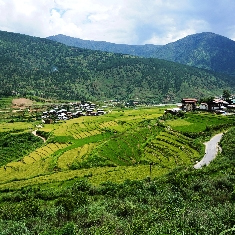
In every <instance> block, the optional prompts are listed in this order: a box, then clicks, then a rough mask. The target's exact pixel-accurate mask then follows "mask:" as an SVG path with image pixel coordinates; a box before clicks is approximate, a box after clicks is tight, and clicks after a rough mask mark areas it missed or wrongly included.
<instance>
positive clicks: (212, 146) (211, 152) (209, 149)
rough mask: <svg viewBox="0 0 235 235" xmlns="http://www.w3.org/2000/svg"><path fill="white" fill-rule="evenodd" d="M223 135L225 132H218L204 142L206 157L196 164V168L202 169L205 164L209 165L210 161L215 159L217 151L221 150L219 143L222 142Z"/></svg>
mask: <svg viewBox="0 0 235 235" xmlns="http://www.w3.org/2000/svg"><path fill="white" fill-rule="evenodd" d="M222 136H223V133H220V134H217V135H215V136H213V137H212V138H211V139H210V141H208V142H206V143H204V144H205V145H206V150H205V151H206V152H205V155H204V157H203V158H202V160H201V161H200V162H198V163H197V164H195V165H194V168H195V169H200V168H202V167H203V166H204V165H209V163H210V162H211V161H212V160H213V159H215V157H216V155H217V152H218V150H219V146H218V143H219V142H220V140H221V138H222Z"/></svg>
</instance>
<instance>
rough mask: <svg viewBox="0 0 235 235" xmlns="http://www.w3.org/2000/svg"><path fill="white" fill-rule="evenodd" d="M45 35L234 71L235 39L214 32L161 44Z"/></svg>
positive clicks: (73, 43) (69, 42)
mask: <svg viewBox="0 0 235 235" xmlns="http://www.w3.org/2000/svg"><path fill="white" fill-rule="evenodd" d="M48 39H51V40H54V41H58V42H61V43H64V44H66V45H70V46H76V47H81V48H87V49H92V50H101V51H109V52H115V53H124V54H130V55H135V56H141V57H149V58H150V57H152V58H159V59H165V60H169V61H174V62H179V63H182V64H187V65H191V66H196V67H198V68H204V69H209V70H213V71H217V72H221V73H227V74H235V42H234V41H232V40H230V39H228V38H226V37H223V36H220V35H217V34H214V33H199V34H194V35H190V36H187V37H185V38H183V39H180V40H178V41H176V42H173V43H169V44H167V45H164V46H157V45H138V46H137V45H124V44H114V43H108V42H96V41H89V40H81V39H78V38H72V37H68V36H64V35H56V36H51V37H48Z"/></svg>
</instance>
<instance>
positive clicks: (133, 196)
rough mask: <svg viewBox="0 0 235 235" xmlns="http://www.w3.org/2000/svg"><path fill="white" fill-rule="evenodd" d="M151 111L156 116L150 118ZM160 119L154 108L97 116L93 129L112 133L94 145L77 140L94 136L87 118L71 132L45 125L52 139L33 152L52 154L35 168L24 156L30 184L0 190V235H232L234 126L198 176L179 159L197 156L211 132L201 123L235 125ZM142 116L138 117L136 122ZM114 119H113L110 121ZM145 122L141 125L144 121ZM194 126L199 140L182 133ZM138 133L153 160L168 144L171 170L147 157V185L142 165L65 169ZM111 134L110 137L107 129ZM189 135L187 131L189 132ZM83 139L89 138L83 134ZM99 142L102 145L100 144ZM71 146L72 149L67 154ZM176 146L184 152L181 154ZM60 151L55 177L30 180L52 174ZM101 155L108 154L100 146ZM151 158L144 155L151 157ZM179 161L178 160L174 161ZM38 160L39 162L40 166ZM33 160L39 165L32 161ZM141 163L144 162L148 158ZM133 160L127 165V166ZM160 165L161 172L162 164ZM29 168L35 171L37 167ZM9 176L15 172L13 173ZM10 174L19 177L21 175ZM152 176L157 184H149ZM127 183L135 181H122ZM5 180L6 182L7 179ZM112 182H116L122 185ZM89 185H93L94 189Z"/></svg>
mask: <svg viewBox="0 0 235 235" xmlns="http://www.w3.org/2000/svg"><path fill="white" fill-rule="evenodd" d="M143 113H145V114H143ZM151 113H152V115H153V116H152V115H150V114H151ZM160 113H162V111H158V110H157V109H153V110H151V109H148V110H135V111H131V112H129V111H125V112H116V113H115V112H114V113H112V114H110V115H111V116H109V115H107V116H104V117H100V119H99V117H97V118H98V119H97V120H96V121H95V123H96V128H97V126H99V125H101V126H105V127H106V126H108V127H110V128H111V129H112V130H115V132H114V133H112V132H111V133H112V135H110V136H109V138H108V139H105V138H104V139H99V141H94V142H93V143H87V142H86V141H85V139H86V137H85V138H83V139H81V138H80V139H79V138H76V136H77V137H78V135H79V136H81V133H83V132H84V127H88V126H89V125H90V130H89V133H90V132H92V126H94V125H95V123H94V122H93V121H92V120H91V119H90V118H89V117H87V120H86V119H78V120H77V121H78V122H79V120H80V122H79V124H80V125H79V126H80V128H81V129H79V128H77V129H75V128H71V127H72V126H74V124H75V120H71V122H70V121H67V122H65V123H62V124H57V125H50V126H47V129H44V130H47V131H52V132H54V135H53V136H51V139H49V140H51V143H48V144H46V145H45V146H44V147H41V148H39V149H38V153H40V154H41V155H43V154H44V155H47V154H49V155H48V156H47V157H45V162H44V165H42V164H41V165H40V164H37V163H36V162H34V160H33V161H32V162H30V160H32V159H31V158H30V157H25V158H24V161H25V163H24V165H25V166H27V165H28V169H29V168H31V169H32V172H31V176H26V177H29V178H28V179H22V180H16V179H12V181H11V182H7V183H3V182H2V184H1V187H0V188H1V195H0V232H1V233H2V234H13V233H18V234H30V233H36V234H44V235H46V234H48V235H49V234H58V235H62V234H208V235H209V234H210V235H211V234H212V235H217V234H220V233H221V232H222V231H226V230H230V233H229V231H228V233H226V234H232V233H231V232H232V231H231V228H232V227H233V225H234V217H235V214H234V187H233V186H234V183H235V178H234V172H235V171H234V156H233V155H234V144H233V143H234V128H233V129H232V130H231V131H229V132H227V133H226V134H225V135H224V137H223V139H222V142H221V146H222V148H223V152H222V154H220V155H219V156H218V157H217V158H216V160H214V161H213V162H212V163H211V164H210V165H209V166H208V167H206V168H203V169H202V170H194V169H193V168H192V164H193V162H187V159H186V158H185V157H186V156H185V155H183V153H185V150H187V151H188V152H187V155H190V150H191V151H192V152H194V153H196V155H198V157H200V150H201V148H202V146H201V143H202V141H203V140H204V139H205V138H206V137H207V134H209V135H210V134H211V133H212V132H211V131H212V129H210V128H209V129H208V127H206V125H202V124H205V123H208V122H209V120H211V119H213V120H214V121H213V123H214V128H215V129H217V128H216V126H218V125H219V124H223V126H221V127H226V126H225V124H226V125H228V124H229V125H232V124H233V125H234V122H233V123H232V121H233V120H231V119H227V117H220V116H216V115H205V114H189V115H186V117H185V118H184V119H175V120H166V121H160V122H156V117H157V116H158V115H160ZM140 114H141V115H142V117H141V118H140ZM130 115H131V116H130ZM111 117H112V121H111V120H110V118H111ZM94 118H96V117H94ZM168 118H169V117H168ZM120 119H121V122H120ZM143 119H144V122H141V121H143ZM162 119H163V118H162ZM152 120H154V121H152ZM192 120H194V121H192ZM226 120H227V121H226ZM192 122H193V124H192V125H194V128H195V129H194V130H195V131H196V132H197V134H198V136H199V138H197V139H196V140H194V139H191V138H189V137H187V136H185V135H183V134H182V133H186V134H188V133H187V132H185V128H184V126H185V123H192ZM107 123H108V124H107ZM114 123H117V125H114ZM156 123H157V126H156ZM180 123H182V126H181V127H182V129H181V130H180V132H181V133H180V132H179V131H176V130H175V129H174V128H177V129H180ZM88 124H89V125H88ZM106 124H107V125H106ZM169 124H171V127H172V128H171V127H170V126H169ZM201 125H202V126H204V129H200V132H198V131H197V130H198V128H199V127H201ZM130 126H131V128H130ZM114 127H115V129H114ZM146 127H147V129H146ZM154 127H155V128H156V127H157V131H154ZM227 127H228V126H227ZM227 127H226V128H227ZM106 128H107V127H106ZM140 129H141V131H144V133H145V134H144V136H146V137H147V140H146V141H145V142H144V143H142V144H141V148H142V149H144V156H145V154H146V149H148V148H149V149H150V150H149V152H150V153H151V151H153V150H154V149H155V151H153V152H154V154H157V153H158V152H159V147H160V146H163V147H164V146H165V147H166V150H167V152H168V158H169V159H167V160H166V159H165V158H164V159H165V160H166V162H165V163H166V165H165V166H169V168H167V167H165V168H164V167H162V169H165V171H164V172H161V171H159V168H158V167H157V164H160V163H159V159H161V160H163V158H161V157H158V158H157V157H156V156H155V155H154V154H152V158H153V159H151V160H155V161H156V162H155V164H156V165H154V166H153V168H152V180H151V181H150V180H149V179H148V178H146V176H149V165H148V164H147V165H145V164H144V162H140V163H139V164H138V165H137V166H136V165H135V164H134V165H128V164H127V163H126V165H123V166H118V167H108V166H103V167H95V168H82V169H79V170H71V169H66V164H65V163H66V160H69V159H68V158H70V156H71V154H74V153H76V154H77V153H78V151H79V156H77V157H78V158H79V159H82V157H83V156H84V152H86V151H88V152H89V153H92V151H93V150H94V149H97V147H99V148H98V149H100V148H103V145H105V144H106V143H107V142H108V141H109V140H110V141H111V140H113V139H116V138H118V136H119V135H120V136H121V139H125V140H126V141H125V142H127V140H128V138H127V137H128V134H129V132H131V133H132V134H135V133H136V132H138V133H143V132H139V130H140ZM62 130H66V132H65V133H66V134H67V135H64V136H63V138H62V137H61V133H63V132H62ZM71 130H73V132H72V133H71V134H73V135H72V136H73V139H72V138H70V140H69V142H67V143H63V142H65V141H67V139H66V138H67V137H68V136H70V135H71V134H68V132H70V131H71ZM99 130H100V129H99ZM147 130H148V131H147ZM208 131H209V132H208ZM215 131H221V130H215ZM65 133H64V134H65ZM108 133H109V134H110V131H109V132H108ZM150 133H151V134H150ZM190 133H192V130H191V132H190ZM56 135H57V140H60V141H61V142H60V143H59V142H55V140H56V138H54V136H56ZM87 135H88V133H86V136H87ZM97 135H99V134H97ZM90 136H96V135H90ZM132 136H134V139H133V141H130V142H128V143H129V148H130V147H131V146H130V145H131V143H135V138H136V137H135V135H132ZM65 137H66V138H65ZM121 139H120V140H121ZM93 140H94V139H93ZM96 140H97V139H96ZM103 140H104V141H105V144H104V143H103V142H102V141H103ZM77 141H78V142H77ZM79 141H82V142H83V143H84V145H83V146H79V147H78V146H77V145H79V144H78V143H80V144H81V142H79ZM169 143H170V145H169ZM180 143H183V145H181V146H179V144H180ZM73 145H74V147H76V148H72V146H73ZM75 145H76V146H75ZM100 145H101V146H100ZM112 146H113V145H112ZM135 146H136V145H135ZM171 146H172V147H171ZM116 147H117V146H116ZM180 147H184V148H185V149H184V151H183V153H182V152H181V150H180ZM64 148H69V150H68V151H67V155H63V154H66V152H64V153H62V155H60V157H59V158H58V159H60V158H62V156H64V159H63V160H61V163H60V164H61V166H63V167H61V171H60V172H58V168H57V169H54V170H52V171H49V172H48V174H47V175H42V176H39V177H32V174H33V173H34V172H33V171H35V170H36V169H37V168H43V167H44V169H45V170H46V171H48V169H50V168H49V166H50V164H49V165H47V159H49V158H51V157H52V158H53V154H50V151H53V150H54V151H56V152H57V151H60V149H64ZM176 148H178V151H176ZM103 149H104V150H105V148H103ZM112 150H114V148H113V149H112ZM172 150H174V151H172ZM193 150H194V151H193ZM69 151H70V152H69ZM73 151H74V152H73ZM173 152H175V153H177V156H174V153H173ZM59 153H60V152H59ZM112 153H115V152H114V151H113V152H112ZM150 153H149V155H148V157H149V156H150V155H151V154H150ZM44 155H43V156H44ZM88 155H89V154H88ZM178 155H179V156H181V158H176V157H178ZM43 156H41V157H39V158H38V159H39V160H40V159H41V158H43ZM89 156H90V155H89ZM89 156H87V158H89ZM126 156H127V155H126ZM144 156H142V157H144ZM198 157H197V158H198ZM34 158H35V160H36V161H37V158H36V156H34ZM144 159H145V160H146V159H147V157H146V158H144ZM144 159H141V160H142V161H143V160H144ZM172 159H173V160H172ZM175 159H177V160H180V159H181V160H182V161H184V163H183V164H182V165H181V166H179V165H178V163H177V164H174V160H175ZM190 159H193V157H192V155H191V156H190V158H188V160H190ZM131 160H133V159H131ZM131 160H129V161H128V162H129V163H130V162H131ZM64 161H65V163H64ZM39 162H40V161H39ZM58 162H59V161H58ZM161 164H162V166H163V164H164V162H163V163H161ZM34 165H35V166H36V167H37V168H36V167H35V168H34ZM57 167H58V165H57ZM8 171H9V170H8ZM21 171H22V172H24V169H23V168H19V172H21ZM46 171H45V172H46ZM25 172H26V171H25ZM45 172H44V173H45ZM156 172H157V173H156ZM2 173H3V172H1V174H0V175H1V176H2ZM8 173H11V174H13V175H14V174H16V172H14V171H13V170H12V171H11V172H10V171H9V172H8ZM8 176H9V174H8ZM15 176H17V177H18V176H19V175H15ZM154 177H156V178H155V179H153V178H154ZM128 178H129V179H133V180H127V179H128ZM136 179H143V180H136ZM1 180H3V178H2V179H1ZM5 180H6V181H8V180H7V179H6V178H5ZM88 182H91V183H92V184H93V185H90V184H89V183H88ZM102 182H103V183H102ZM115 182H119V184H116V183H115ZM94 184H98V185H97V186H94ZM24 186H27V187H24ZM21 187H23V188H21ZM20 188H21V189H20ZM16 231H17V232H16Z"/></svg>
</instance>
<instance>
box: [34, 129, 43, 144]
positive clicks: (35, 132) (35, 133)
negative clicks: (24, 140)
mask: <svg viewBox="0 0 235 235" xmlns="http://www.w3.org/2000/svg"><path fill="white" fill-rule="evenodd" d="M32 134H33V135H35V136H37V137H39V138H41V139H42V140H43V142H44V143H45V142H46V139H45V138H43V137H42V136H40V135H37V130H35V131H32Z"/></svg>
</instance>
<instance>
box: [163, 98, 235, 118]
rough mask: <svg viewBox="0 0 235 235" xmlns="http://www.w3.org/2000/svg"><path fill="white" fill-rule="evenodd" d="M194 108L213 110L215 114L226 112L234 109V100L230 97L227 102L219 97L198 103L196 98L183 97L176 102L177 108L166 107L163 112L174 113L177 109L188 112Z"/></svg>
mask: <svg viewBox="0 0 235 235" xmlns="http://www.w3.org/2000/svg"><path fill="white" fill-rule="evenodd" d="M195 110H201V111H209V112H215V113H217V114H226V112H228V111H234V110H235V100H232V99H231V100H230V102H227V101H226V100H223V99H221V98H215V99H213V100H209V101H207V102H203V103H200V104H199V105H198V100H197V99H194V98H183V99H182V100H181V103H180V104H178V107H177V108H173V109H166V110H165V113H172V114H176V113H178V112H179V111H185V112H188V111H195Z"/></svg>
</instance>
